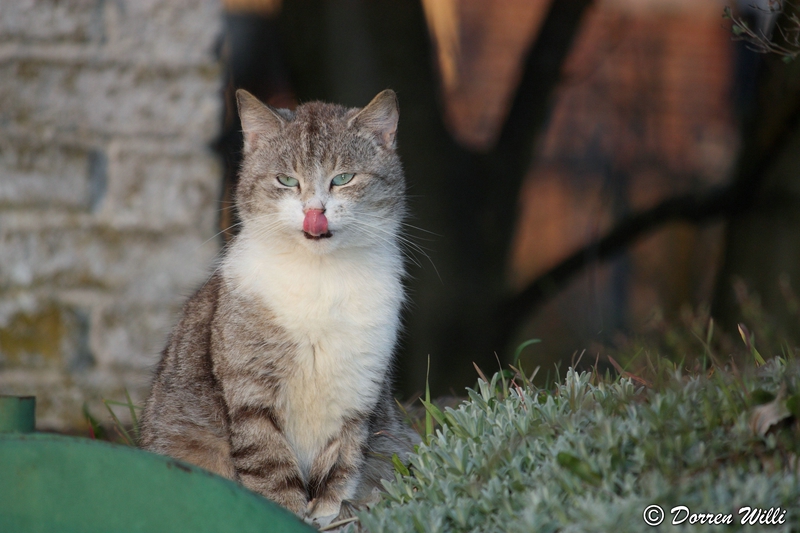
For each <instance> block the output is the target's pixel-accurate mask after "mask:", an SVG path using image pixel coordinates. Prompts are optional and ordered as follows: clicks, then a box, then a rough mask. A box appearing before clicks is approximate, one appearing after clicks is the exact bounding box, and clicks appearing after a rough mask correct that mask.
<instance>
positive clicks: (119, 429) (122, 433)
mask: <svg viewBox="0 0 800 533" xmlns="http://www.w3.org/2000/svg"><path fill="white" fill-rule="evenodd" d="M103 405H105V406H106V409H108V412H109V414H111V418H112V419H113V420H114V429H116V430H117V432H119V434H120V436H122V438H123V439H124V440H125V443H126V444H128V445H129V446H135V445H136V443H135V442H134V440H133V439H132V438H131V435H130V433H128V431H127V430H126V429H125V427H124V426H123V425H122V422H121V421H120V419H119V418H118V417H117V415H116V413H114V410H113V409H111V405H125V404H124V403H121V402H114V401H112V400H103Z"/></svg>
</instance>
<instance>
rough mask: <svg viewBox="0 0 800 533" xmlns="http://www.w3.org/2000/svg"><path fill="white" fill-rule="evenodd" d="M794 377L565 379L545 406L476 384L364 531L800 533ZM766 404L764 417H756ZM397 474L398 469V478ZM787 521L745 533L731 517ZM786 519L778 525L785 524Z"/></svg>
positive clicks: (785, 368)
mask: <svg viewBox="0 0 800 533" xmlns="http://www.w3.org/2000/svg"><path fill="white" fill-rule="evenodd" d="M799 376H800V371H798V366H797V365H795V364H793V363H787V362H786V360H785V359H782V358H773V359H771V360H769V361H768V362H767V363H766V364H765V365H762V366H761V367H759V368H758V369H754V370H752V371H750V372H747V373H744V374H740V373H739V372H738V371H736V370H735V368H734V371H723V370H720V369H713V370H711V371H710V372H708V373H705V374H703V375H700V376H690V377H687V376H683V375H681V374H680V373H679V372H677V371H671V372H670V373H669V376H668V378H667V379H664V380H660V385H659V387H658V389H657V390H656V389H652V388H645V387H642V386H639V385H637V381H634V380H631V379H628V378H622V379H617V380H611V379H610V378H608V377H606V378H601V376H599V375H598V374H596V373H590V372H583V373H577V372H575V371H572V370H570V371H569V372H568V373H567V375H566V379H565V380H564V381H563V382H562V383H560V384H559V385H558V386H557V387H556V389H555V390H554V391H553V392H548V391H545V390H542V389H537V388H535V387H533V386H531V385H530V384H527V385H526V386H524V387H520V386H517V385H516V384H514V383H512V384H511V385H508V384H505V383H504V382H501V379H502V376H501V375H500V374H498V375H495V376H494V377H493V378H492V379H491V382H490V383H487V382H486V381H483V380H481V381H479V382H478V390H477V391H472V390H470V391H469V400H468V401H466V402H464V403H463V404H461V405H460V406H459V407H458V408H456V409H450V408H447V409H445V412H444V413H441V412H436V413H435V414H436V417H437V418H439V419H440V420H441V422H443V423H442V425H441V427H440V428H439V429H438V430H437V431H436V434H435V436H431V438H430V439H429V441H428V442H427V444H423V445H420V446H419V448H418V450H417V453H416V454H415V455H413V456H412V457H411V459H410V466H409V473H408V475H403V474H401V473H399V472H398V473H397V474H396V479H395V480H394V481H392V482H386V483H385V488H386V491H387V494H386V496H385V498H384V499H383V501H382V502H380V503H379V504H377V505H376V506H375V507H373V508H372V509H371V510H370V511H369V512H364V513H361V514H360V515H359V518H360V527H361V528H364V529H366V530H368V531H369V532H371V533H382V532H387V533H389V532H391V533H395V532H403V531H419V532H436V531H447V532H461V531H464V532H467V531H474V532H478V531H480V532H487V533H488V532H503V533H514V532H526V533H528V532H552V531H559V532H573V531H574V532H594V531H597V532H603V533H607V532H610V531H613V532H614V533H624V532H628V531H630V532H641V531H646V530H648V529H650V528H649V527H647V525H646V524H645V522H644V520H643V512H644V510H645V508H646V507H648V506H649V505H651V504H658V505H660V506H661V507H662V508H663V509H664V511H665V513H666V519H665V520H664V523H663V524H662V525H661V528H662V529H667V530H678V531H692V532H700V531H718V530H719V529H720V526H719V525H709V524H705V525H702V524H699V523H695V524H690V523H689V519H687V520H685V521H684V522H683V523H682V524H681V525H678V526H673V525H671V522H672V520H673V518H677V519H680V518H681V515H682V514H681V513H679V514H678V516H675V517H673V515H671V514H670V510H671V509H672V508H673V507H675V506H679V505H684V506H686V507H688V508H689V510H690V512H691V513H713V514H717V513H720V514H723V515H724V514H730V515H732V517H731V520H732V522H733V526H727V527H724V526H723V529H728V530H730V529H743V528H745V529H747V530H749V531H775V532H779V531H790V530H791V529H792V527H793V528H794V530H795V531H797V528H798V524H799V523H800V512H798V502H799V501H800V477H799V476H798V463H797V452H798V448H800V439H798V436H799V435H798V433H800V430H798V418H800V416H799V415H800V401H798V400H800V396H798V392H800V377H799ZM759 404H762V405H759ZM399 470H401V471H402V470H405V468H399ZM744 506H749V507H750V508H754V509H755V508H760V509H763V510H764V511H767V510H768V509H770V508H773V507H780V508H781V510H780V511H779V512H777V513H774V514H772V515H771V520H773V521H777V520H778V519H779V518H782V519H783V521H784V523H783V524H778V525H774V524H771V525H765V524H761V525H755V526H742V525H741V524H740V520H741V518H742V515H740V514H739V509H740V508H742V507H744ZM784 511H786V513H785V514H783V512H784Z"/></svg>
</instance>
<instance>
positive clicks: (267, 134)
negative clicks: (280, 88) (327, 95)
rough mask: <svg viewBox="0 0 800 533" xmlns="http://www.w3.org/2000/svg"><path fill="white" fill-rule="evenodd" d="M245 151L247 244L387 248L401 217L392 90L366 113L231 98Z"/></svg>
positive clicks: (242, 200)
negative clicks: (255, 241)
mask: <svg viewBox="0 0 800 533" xmlns="http://www.w3.org/2000/svg"><path fill="white" fill-rule="evenodd" d="M236 99H237V101H238V104H239V116H240V118H241V120H242V130H243V133H244V152H243V156H244V157H243V161H242V167H241V171H240V174H239V184H238V186H237V195H236V197H237V199H236V205H237V209H238V211H239V216H240V217H241V219H242V223H243V225H244V229H245V230H247V233H248V235H250V236H254V237H255V238H258V239H264V240H265V241H269V242H275V243H280V244H282V245H289V246H303V247H305V248H306V249H309V250H311V251H314V252H316V253H320V254H324V253H330V252H332V251H334V250H337V249H343V248H353V247H376V246H385V245H387V244H388V245H393V244H394V242H395V241H396V239H395V236H396V235H397V233H398V232H399V229H400V224H401V221H402V219H403V217H404V216H405V212H406V206H405V181H404V178H403V171H402V167H401V165H400V159H399V157H398V155H397V152H396V151H395V146H396V142H395V137H396V132H397V120H398V108H397V97H396V96H395V93H394V92H393V91H390V90H386V91H383V92H382V93H380V94H378V96H376V97H375V98H374V99H373V100H372V102H370V103H369V104H368V105H367V106H366V107H364V108H363V109H358V108H345V107H342V106H339V105H333V104H326V103H322V102H310V103H307V104H304V105H301V106H299V107H298V108H297V109H296V110H295V111H293V112H292V111H289V110H287V109H274V108H271V107H269V106H267V105H265V104H263V103H261V102H260V101H259V100H258V99H257V98H256V97H254V96H253V95H251V94H250V93H248V92H247V91H244V90H242V89H240V90H238V91H237V92H236Z"/></svg>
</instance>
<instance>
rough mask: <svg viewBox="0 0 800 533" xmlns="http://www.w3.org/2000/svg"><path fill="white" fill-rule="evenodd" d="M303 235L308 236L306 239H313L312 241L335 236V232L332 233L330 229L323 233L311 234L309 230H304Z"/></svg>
mask: <svg viewBox="0 0 800 533" xmlns="http://www.w3.org/2000/svg"><path fill="white" fill-rule="evenodd" d="M303 235H305V236H306V239H311V240H312V241H318V240H320V239H330V238H331V237H333V233H331V232H330V231H328V232H325V233H323V234H321V235H311V234H310V233H309V232H307V231H304V232H303Z"/></svg>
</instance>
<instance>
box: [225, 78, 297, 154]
mask: <svg viewBox="0 0 800 533" xmlns="http://www.w3.org/2000/svg"><path fill="white" fill-rule="evenodd" d="M236 103H237V105H238V106H239V118H240V119H241V121H242V133H243V134H244V153H246V154H248V153H250V152H251V151H253V149H254V148H255V147H256V142H257V141H258V138H259V137H273V136H275V135H277V134H278V132H279V131H281V129H282V128H283V126H284V125H285V124H286V120H285V119H284V118H283V117H282V116H280V115H279V114H278V112H277V111H275V110H274V109H272V108H271V107H270V106H268V105H266V104H263V103H261V101H260V100H259V99H258V98H256V97H255V96H253V95H252V94H250V93H249V92H247V91H245V90H244V89H238V90H237V91H236Z"/></svg>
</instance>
